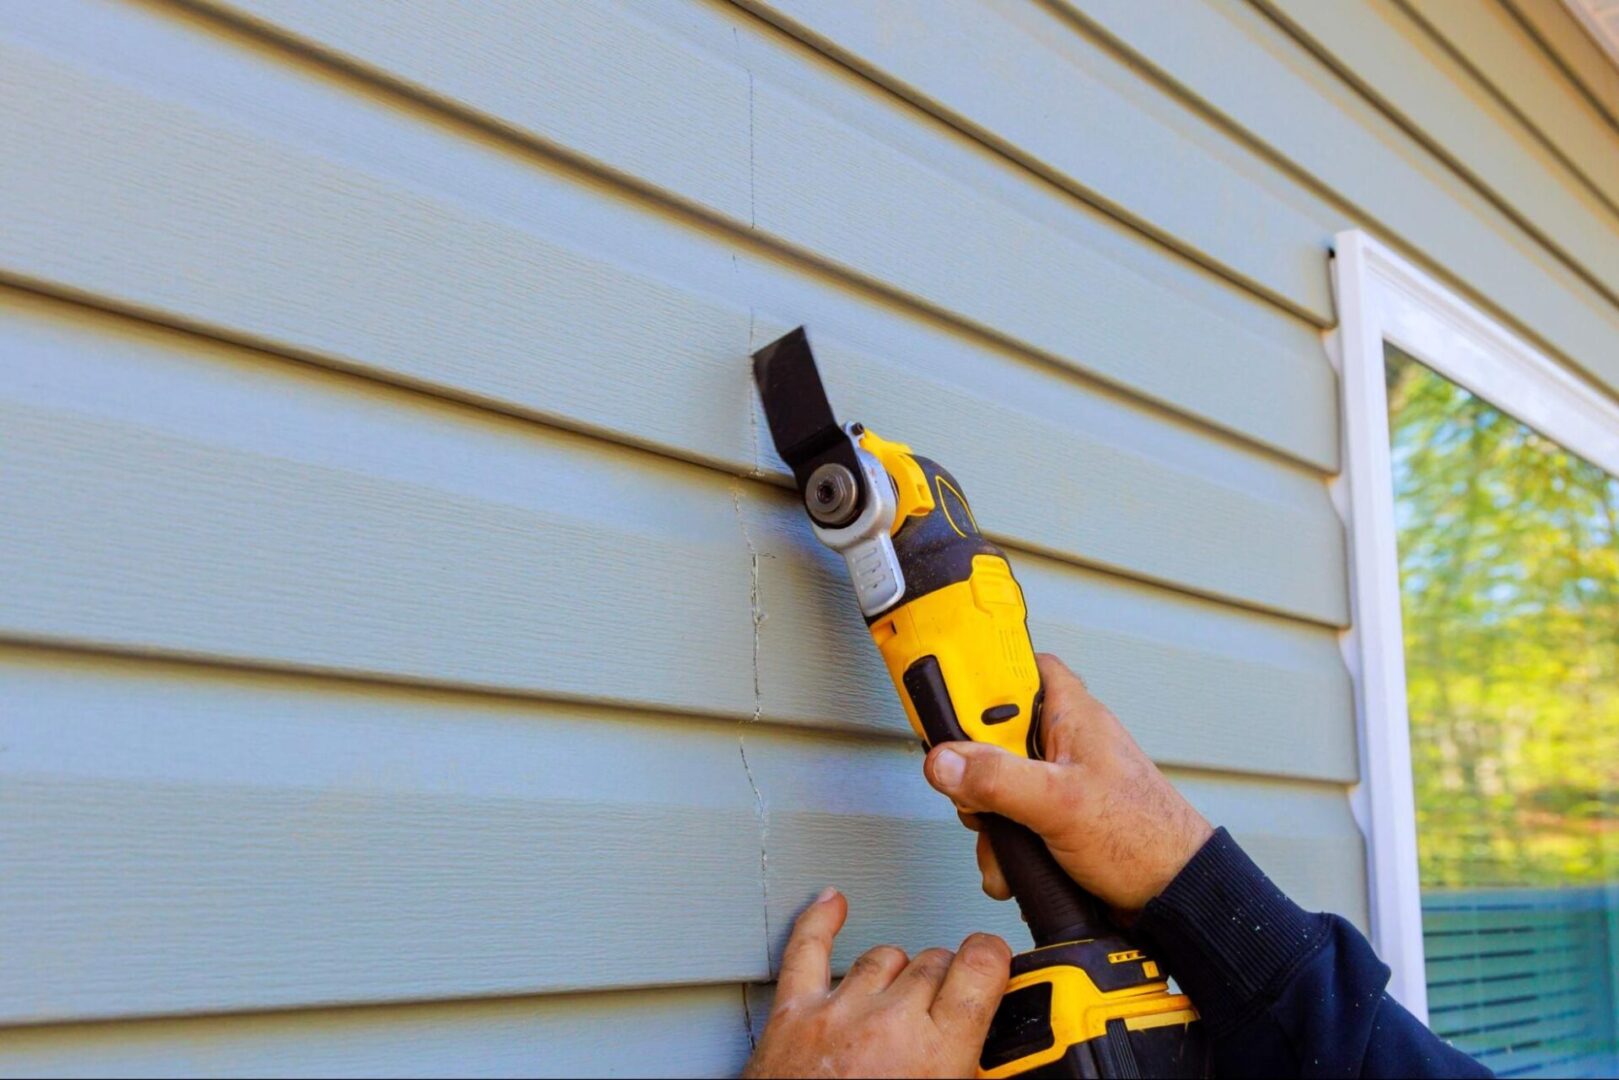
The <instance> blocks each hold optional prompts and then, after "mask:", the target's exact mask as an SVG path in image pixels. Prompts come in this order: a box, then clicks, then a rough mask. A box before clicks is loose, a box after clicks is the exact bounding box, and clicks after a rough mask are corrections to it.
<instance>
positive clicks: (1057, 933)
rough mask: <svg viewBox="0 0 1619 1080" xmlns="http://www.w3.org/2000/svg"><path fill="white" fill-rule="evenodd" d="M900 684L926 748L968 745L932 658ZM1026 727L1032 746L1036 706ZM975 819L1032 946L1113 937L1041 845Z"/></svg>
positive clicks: (1003, 822)
mask: <svg viewBox="0 0 1619 1080" xmlns="http://www.w3.org/2000/svg"><path fill="white" fill-rule="evenodd" d="M903 682H904V684H905V692H906V693H907V694H909V695H910V698H911V705H912V707H914V708H915V709H916V716H917V719H918V720H920V721H921V722H922V730H923V731H925V732H926V733H927V736H928V744H929V745H930V746H937V745H938V744H939V743H942V742H965V741H967V733H966V732H965V731H963V730H962V727H961V724H960V722H959V721H958V720H957V719H956V707H955V704H954V703H953V702H952V701H951V700H950V690H949V688H948V687H947V686H945V683H944V672H942V671H941V670H940V669H939V661H938V660H937V659H936V658H935V657H932V656H924V657H922V658H921V659H919V660H917V661H916V662H914V663H913V664H911V666H910V667H909V668H907V669H906V670H905V675H904V678H903ZM1042 697H1043V695H1036V697H1035V701H1036V702H1039V701H1040V700H1041V698H1042ZM1029 724H1030V729H1029V730H1030V733H1031V734H1030V739H1029V741H1030V743H1031V745H1032V744H1033V743H1034V741H1035V736H1034V734H1033V733H1034V732H1037V731H1038V730H1039V724H1040V711H1039V707H1038V705H1036V708H1035V714H1034V716H1032V717H1030V720H1029ZM979 817H980V819H981V820H982V822H983V825H984V832H985V833H986V834H988V836H989V842H990V845H991V846H992V847H993V848H994V849H995V860H996V861H997V862H999V863H1000V864H1001V873H1002V875H1003V876H1005V878H1006V884H1007V886H1008V887H1009V888H1010V889H1011V890H1012V896H1013V897H1014V898H1015V899H1016V900H1017V903H1018V908H1019V909H1020V910H1022V912H1023V921H1024V922H1026V923H1028V924H1029V933H1030V934H1031V935H1033V937H1034V943H1035V945H1037V946H1045V945H1060V944H1062V943H1063V942H1065V941H1077V940H1079V939H1081V938H1091V937H1100V936H1101V935H1102V934H1106V933H1111V932H1112V930H1113V925H1112V923H1110V922H1109V921H1108V918H1107V913H1106V911H1105V910H1104V909H1103V907H1102V904H1101V902H1100V901H1098V900H1097V899H1096V897H1094V896H1092V895H1091V894H1090V893H1088V892H1086V891H1085V890H1084V889H1082V888H1080V887H1079V886H1078V885H1077V884H1075V883H1074V879H1073V878H1071V877H1069V876H1068V872H1067V871H1066V870H1064V869H1063V868H1062V867H1060V866H1058V865H1057V860H1056V859H1054V858H1052V857H1051V851H1050V849H1049V848H1047V847H1046V844H1045V841H1044V840H1041V839H1040V838H1039V837H1038V836H1036V835H1035V834H1034V833H1032V832H1030V831H1029V830H1028V829H1027V828H1025V827H1024V826H1022V825H1019V824H1018V823H1017V822H1015V821H1008V820H1007V819H1006V818H1003V817H998V816H997V815H995V814H980V815H979Z"/></svg>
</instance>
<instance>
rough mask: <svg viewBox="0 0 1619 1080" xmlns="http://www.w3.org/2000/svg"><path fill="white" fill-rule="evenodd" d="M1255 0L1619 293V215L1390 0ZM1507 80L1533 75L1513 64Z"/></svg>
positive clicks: (1613, 145)
mask: <svg viewBox="0 0 1619 1080" xmlns="http://www.w3.org/2000/svg"><path fill="white" fill-rule="evenodd" d="M1260 2H1261V4H1262V6H1264V7H1265V8H1266V9H1267V10H1268V11H1271V12H1273V13H1274V14H1275V15H1276V16H1277V17H1278V18H1280V19H1281V20H1282V21H1283V22H1285V23H1286V24H1287V25H1288V26H1289V27H1291V28H1292V29H1293V30H1294V32H1296V33H1298V34H1299V35H1300V36H1301V37H1303V38H1304V39H1305V40H1307V41H1309V42H1310V43H1311V44H1312V45H1313V47H1315V48H1316V49H1318V50H1320V51H1321V52H1323V53H1324V54H1325V55H1326V56H1328V57H1330V58H1331V59H1332V61H1333V62H1334V63H1336V64H1337V65H1339V66H1340V68H1341V69H1342V70H1343V71H1345V72H1346V73H1348V75H1349V77H1350V78H1351V79H1352V80H1353V81H1355V82H1356V83H1357V84H1358V85H1359V86H1361V87H1363V88H1364V89H1365V90H1366V92H1367V93H1368V94H1369V95H1370V96H1371V97H1372V99H1373V100H1375V101H1378V102H1380V103H1381V104H1383V105H1384V106H1385V107H1386V108H1387V109H1388V110H1389V111H1390V112H1391V113H1392V115H1394V116H1395V117H1397V118H1398V119H1399V120H1400V121H1401V122H1402V123H1403V124H1405V125H1407V126H1409V127H1410V128H1412V129H1413V130H1415V131H1416V132H1418V133H1420V134H1421V136H1422V137H1423V138H1424V139H1425V140H1426V141H1427V142H1428V144H1429V145H1431V146H1435V147H1438V148H1439V150H1440V152H1441V153H1443V154H1444V155H1445V156H1446V157H1447V158H1448V159H1449V160H1450V161H1451V162H1453V163H1454V165H1455V166H1456V167H1457V169H1458V170H1459V171H1460V172H1462V174H1463V175H1466V176H1468V177H1469V178H1470V179H1471V180H1472V181H1473V182H1474V183H1476V184H1477V185H1479V186H1480V187H1481V188H1482V189H1483V190H1484V191H1487V192H1489V193H1490V194H1491V195H1492V196H1493V197H1494V198H1495V199H1497V200H1498V201H1499V202H1500V203H1502V204H1503V205H1505V206H1506V207H1508V208H1509V209H1510V212H1511V213H1512V215H1513V216H1514V217H1516V218H1517V219H1518V220H1519V221H1521V222H1524V223H1526V224H1527V225H1528V227H1529V228H1530V229H1531V230H1532V231H1534V232H1535V233H1536V234H1538V235H1539V236H1540V237H1541V238H1542V241H1543V242H1544V243H1546V244H1547V245H1548V246H1549V247H1551V248H1552V249H1553V250H1554V251H1557V252H1558V253H1559V254H1561V255H1562V256H1563V257H1564V258H1566V259H1568V260H1569V261H1570V262H1571V263H1572V264H1573V265H1574V266H1576V267H1578V268H1579V269H1581V270H1582V271H1583V272H1584V273H1585V274H1586V275H1587V276H1589V277H1590V278H1591V280H1592V281H1593V282H1594V283H1595V284H1596V286H1597V287H1598V288H1600V289H1602V290H1603V291H1604V292H1606V293H1607V295H1608V298H1609V299H1610V300H1611V299H1613V298H1614V296H1615V295H1616V294H1619V217H1616V216H1615V213H1614V209H1613V207H1612V206H1611V205H1610V204H1609V203H1607V202H1605V201H1604V200H1603V199H1602V198H1601V197H1600V196H1599V195H1598V194H1597V193H1595V192H1593V191H1591V190H1589V189H1587V188H1586V187H1585V185H1584V184H1583V183H1581V181H1580V180H1579V178H1578V176H1577V174H1574V173H1571V172H1570V171H1569V170H1568V168H1567V166H1566V165H1565V164H1564V163H1563V162H1562V161H1561V160H1559V159H1558V157H1557V155H1556V154H1554V153H1553V152H1552V151H1551V150H1549V149H1548V148H1547V147H1546V146H1545V145H1544V144H1542V143H1541V142H1540V141H1539V140H1538V138H1537V137H1536V135H1535V133H1534V131H1533V130H1532V129H1531V128H1529V127H1527V126H1526V125H1524V124H1523V123H1521V122H1520V120H1519V119H1518V117H1517V116H1515V115H1514V114H1513V113H1512V112H1511V111H1510V110H1509V109H1508V108H1506V106H1505V105H1503V104H1502V103H1501V102H1500V101H1498V100H1496V99H1495V98H1494V97H1493V96H1492V95H1491V94H1490V93H1489V92H1488V91H1487V90H1486V89H1485V88H1484V87H1482V86H1481V85H1480V84H1479V83H1478V82H1477V80H1475V79H1474V78H1473V77H1472V76H1471V75H1470V74H1469V73H1468V72H1467V71H1466V69H1465V68H1463V67H1462V66H1461V65H1459V64H1458V63H1457V62H1456V61H1455V59H1454V58H1452V57H1451V56H1449V55H1448V54H1447V53H1446V52H1445V50H1444V48H1443V47H1442V46H1441V45H1440V44H1439V43H1438V42H1436V41H1435V40H1433V38H1432V37H1431V36H1430V35H1429V34H1428V33H1427V32H1426V30H1424V29H1423V27H1422V26H1421V25H1420V24H1419V23H1417V22H1416V21H1414V20H1413V19H1412V18H1411V16H1410V15H1409V13H1408V12H1407V11H1406V10H1405V9H1404V8H1402V7H1400V6H1399V5H1398V4H1397V3H1396V0H1362V2H1359V3H1354V4H1330V3H1329V4H1322V3H1317V2H1313V0H1260ZM1479 6H1481V7H1484V8H1488V7H1489V6H1490V5H1489V4H1488V3H1484V4H1480V5H1479ZM1541 76H1542V77H1543V76H1544V73H1541ZM1509 77H1510V78H1513V79H1532V78H1534V77H1535V76H1534V75H1532V74H1531V73H1530V71H1529V70H1524V69H1523V68H1522V67H1521V66H1520V69H1519V70H1518V71H1516V72H1514V73H1513V74H1512V75H1511V76H1509ZM1602 136H1603V137H1604V139H1605V141H1606V142H1607V144H1608V147H1609V149H1610V150H1616V149H1619V136H1615V135H1614V134H1613V133H1611V132H1608V131H1603V132H1602ZM1616 179H1619V177H1616Z"/></svg>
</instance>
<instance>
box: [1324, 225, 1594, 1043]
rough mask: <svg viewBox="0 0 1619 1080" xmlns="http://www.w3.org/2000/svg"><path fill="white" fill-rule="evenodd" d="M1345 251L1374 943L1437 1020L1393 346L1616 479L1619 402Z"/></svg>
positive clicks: (1420, 280)
mask: <svg viewBox="0 0 1619 1080" xmlns="http://www.w3.org/2000/svg"><path fill="white" fill-rule="evenodd" d="M1334 248H1335V257H1334V259H1333V290H1334V293H1335V298H1336V300H1337V307H1338V327H1337V328H1336V329H1335V330H1333V331H1332V332H1330V333H1329V334H1328V335H1327V352H1328V355H1329V356H1331V357H1332V359H1333V362H1334V363H1335V364H1336V365H1337V367H1338V369H1339V374H1340V376H1341V393H1340V397H1341V401H1342V421H1343V471H1342V472H1341V473H1340V474H1339V476H1338V478H1337V479H1336V480H1335V481H1334V483H1333V498H1334V501H1335V502H1336V503H1337V506H1338V510H1339V513H1340V514H1342V515H1343V517H1344V520H1345V523H1346V525H1347V527H1348V533H1349V547H1350V612H1351V619H1352V626H1351V628H1350V629H1349V630H1348V631H1346V632H1345V634H1344V635H1343V642H1342V643H1343V648H1344V657H1345V660H1346V662H1347V664H1348V666H1349V670H1350V675H1351V678H1352V680H1353V682H1354V688H1355V715H1356V723H1357V725H1358V728H1359V736H1360V783H1359V784H1358V785H1357V786H1356V789H1355V791H1354V794H1353V805H1354V808H1355V814H1356V817H1357V819H1358V821H1359V823H1360V826H1361V830H1362V832H1363V833H1364V834H1365V837H1366V870H1367V885H1368V888H1369V891H1370V915H1371V938H1372V945H1373V946H1374V947H1375V948H1376V949H1377V952H1378V955H1379V956H1381V957H1382V958H1383V961H1384V962H1385V963H1387V964H1388V965H1389V967H1390V968H1392V969H1393V975H1392V977H1391V978H1390V981H1389V992H1390V993H1392V994H1393V995H1394V996H1395V998H1397V999H1398V1000H1399V1001H1400V1002H1401V1004H1403V1005H1405V1007H1406V1008H1408V1009H1410V1010H1411V1012H1413V1013H1415V1014H1416V1015H1417V1016H1418V1017H1419V1018H1421V1019H1422V1020H1424V1021H1426V1020H1427V1017H1428V989H1427V982H1426V979H1425V977H1424V971H1423V951H1422V905H1421V896H1420V893H1419V891H1418V881H1417V835H1416V807H1415V800H1414V797H1413V791H1412V779H1411V729H1410V718H1409V716H1408V715H1407V713H1406V696H1405V695H1406V687H1405V643H1404V640H1403V637H1402V634H1401V622H1400V574H1399V562H1398V559H1397V555H1396V550H1395V527H1394V486H1393V473H1392V466H1391V461H1390V454H1389V426H1388V393H1387V388H1386V385H1385V383H1384V367H1383V365H1384V360H1383V356H1384V351H1383V350H1384V344H1385V342H1386V343H1390V344H1393V345H1394V346H1396V347H1397V348H1399V349H1400V350H1402V351H1403V352H1405V353H1407V354H1408V355H1410V356H1411V357H1412V358H1414V359H1416V360H1418V361H1420V362H1421V363H1423V364H1424V365H1426V366H1427V367H1430V368H1432V369H1433V370H1434V371H1437V372H1438V373H1439V374H1441V375H1443V376H1444V377H1445V378H1447V379H1449V380H1451V381H1452V382H1454V383H1456V384H1458V385H1460V386H1462V387H1464V388H1465V389H1467V390H1469V391H1471V392H1472V393H1474V394H1476V395H1478V396H1479V397H1481V398H1483V399H1484V400H1485V401H1488V402H1489V403H1490V404H1492V405H1494V406H1495V407H1497V408H1499V409H1501V410H1502V411H1503V412H1506V413H1510V414H1511V415H1512V416H1514V417H1516V418H1517V419H1519V420H1521V421H1523V422H1524V423H1526V424H1528V425H1529V426H1530V427H1532V428H1534V429H1536V430H1537V431H1539V432H1540V433H1541V434H1542V435H1545V436H1546V437H1547V438H1550V439H1552V440H1554V441H1556V442H1558V443H1560V444H1561V445H1562V446H1564V447H1566V448H1567V449H1569V450H1571V451H1573V452H1574V453H1576V454H1578V455H1580V456H1581V457H1583V458H1585V459H1586V460H1587V461H1590V462H1591V463H1593V464H1595V465H1598V466H1601V467H1602V468H1603V469H1605V470H1607V471H1608V472H1609V473H1610V474H1612V475H1614V476H1619V402H1616V401H1615V399H1614V398H1613V397H1611V396H1610V395H1609V394H1607V393H1606V392H1604V391H1603V390H1601V389H1599V388H1598V387H1597V386H1596V385H1595V384H1593V383H1591V382H1590V381H1588V380H1586V379H1585V378H1583V377H1582V376H1579V375H1577V374H1575V373H1574V372H1573V371H1571V370H1569V369H1568V368H1567V367H1565V366H1563V365H1561V364H1559V363H1558V362H1556V361H1555V360H1553V359H1552V358H1551V357H1549V356H1547V355H1546V353H1544V352H1543V351H1541V350H1540V349H1539V348H1537V347H1536V346H1535V345H1533V344H1531V343H1530V342H1529V341H1527V340H1525V339H1524V338H1523V337H1522V336H1521V335H1519V334H1518V333H1516V332H1514V331H1513V330H1510V329H1508V328H1507V327H1506V326H1504V325H1503V324H1502V323H1500V322H1499V321H1497V320H1496V319H1494V318H1493V317H1491V316H1489V315H1487V314H1485V313H1484V312H1483V311H1482V310H1481V309H1480V308H1479V307H1478V306H1477V305H1475V304H1473V303H1472V302H1471V301H1469V300H1467V299H1465V298H1463V297H1462V296H1461V295H1459V294H1458V293H1456V292H1455V291H1454V290H1452V289H1450V288H1449V287H1447V286H1445V285H1442V284H1440V283H1439V282H1438V281H1437V280H1436V279H1435V278H1433V277H1432V276H1431V275H1429V274H1428V273H1426V272H1424V271H1423V270H1420V269H1418V268H1417V267H1416V266H1415V265H1413V264H1412V263H1411V262H1409V261H1408V260H1406V259H1405V258H1403V257H1401V256H1400V255H1397V254H1396V253H1395V252H1394V251H1392V250H1391V249H1390V248H1389V247H1387V246H1386V245H1384V244H1383V243H1381V242H1379V241H1377V240H1375V239H1373V238H1372V237H1371V236H1369V235H1367V234H1366V233H1365V232H1363V231H1361V230H1359V229H1356V230H1351V231H1348V232H1342V233H1339V234H1338V235H1337V237H1335V239H1334ZM1616 347H1619V343H1616Z"/></svg>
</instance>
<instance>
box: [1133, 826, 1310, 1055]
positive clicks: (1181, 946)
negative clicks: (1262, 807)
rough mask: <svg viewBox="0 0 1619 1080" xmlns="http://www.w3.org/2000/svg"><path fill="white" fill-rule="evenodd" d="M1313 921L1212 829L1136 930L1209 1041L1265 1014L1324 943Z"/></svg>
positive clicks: (1224, 836) (1221, 833)
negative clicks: (1258, 1012) (1204, 1028)
mask: <svg viewBox="0 0 1619 1080" xmlns="http://www.w3.org/2000/svg"><path fill="white" fill-rule="evenodd" d="M1327 925H1328V920H1327V919H1326V917H1324V916H1321V915H1311V914H1308V913H1306V912H1305V911H1304V910H1303V909H1302V908H1300V907H1299V906H1298V905H1297V904H1295V903H1293V901H1291V900H1289V899H1288V898H1287V896H1286V895H1285V894H1284V893H1283V892H1282V890H1280V889H1278V888H1277V887H1276V886H1275V885H1274V884H1272V882H1271V880H1270V878H1268V877H1266V876H1265V874H1264V872H1263V871H1261V870H1260V869H1259V867H1257V866H1255V865H1254V862H1253V860H1252V859H1250V858H1248V856H1247V854H1246V853H1244V852H1243V850H1242V848H1240V847H1238V846H1237V842H1236V841H1235V840H1233V839H1231V834H1230V833H1228V832H1226V831H1225V830H1224V829H1216V830H1215V833H1214V835H1213V836H1211V837H1210V838H1209V840H1208V842H1207V843H1205V844H1204V845H1203V847H1202V849H1201V850H1199V851H1198V853H1197V854H1196V855H1194V856H1192V861H1191V862H1189V863H1187V864H1186V866H1185V867H1184V868H1183V869H1182V870H1181V872H1180V873H1179V874H1177V875H1175V880H1173V881H1171V882H1170V883H1169V886H1168V887H1167V888H1166V889H1164V891H1163V892H1162V893H1160V894H1159V895H1158V896H1156V897H1154V898H1153V899H1152V900H1151V901H1149V902H1148V903H1147V907H1146V909H1145V910H1144V911H1143V912H1142V914H1141V918H1140V919H1138V920H1137V922H1136V926H1135V929H1136V930H1137V931H1138V932H1140V934H1141V935H1142V936H1143V937H1145V938H1146V939H1147V940H1148V941H1149V942H1151V943H1152V944H1153V945H1154V946H1156V950H1157V953H1158V958H1159V959H1160V960H1161V961H1162V962H1163V964H1164V968H1165V970H1166V971H1168V972H1169V974H1171V975H1173V976H1174V977H1175V981H1176V982H1177V983H1179V984H1180V987H1181V990H1182V991H1183V992H1185V993H1186V995H1187V996H1188V997H1190V998H1191V999H1192V1004H1193V1005H1195V1006H1197V1009H1198V1012H1199V1013H1200V1014H1201V1015H1202V1017H1203V1020H1204V1022H1205V1023H1207V1024H1208V1027H1209V1033H1210V1035H1212V1036H1214V1037H1216V1038H1218V1037H1219V1036H1221V1035H1223V1034H1227V1033H1229V1032H1231V1031H1233V1030H1235V1029H1236V1028H1237V1027H1240V1026H1241V1025H1242V1024H1243V1023H1244V1022H1245V1021H1246V1020H1247V1019H1248V1018H1249V1017H1250V1016H1251V1015H1253V1012H1254V1011H1256V1010H1258V1009H1261V1008H1264V1007H1266V1006H1268V1005H1269V1004H1270V1003H1271V1001H1272V1000H1273V999H1274V997H1275V995H1276V994H1277V993H1278V992H1279V991H1280V989H1281V986H1282V984H1283V983H1284V982H1285V981H1286V979H1287V977H1288V976H1289V975H1291V974H1292V972H1293V971H1294V970H1295V969H1297V968H1298V966H1299V964H1301V963H1302V962H1303V961H1304V960H1306V959H1308V958H1309V957H1310V956H1312V955H1313V954H1314V953H1315V952H1316V950H1318V949H1319V948H1320V947H1321V946H1322V944H1323V943H1324V942H1325V941H1326V939H1327V934H1326V930H1327Z"/></svg>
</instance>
